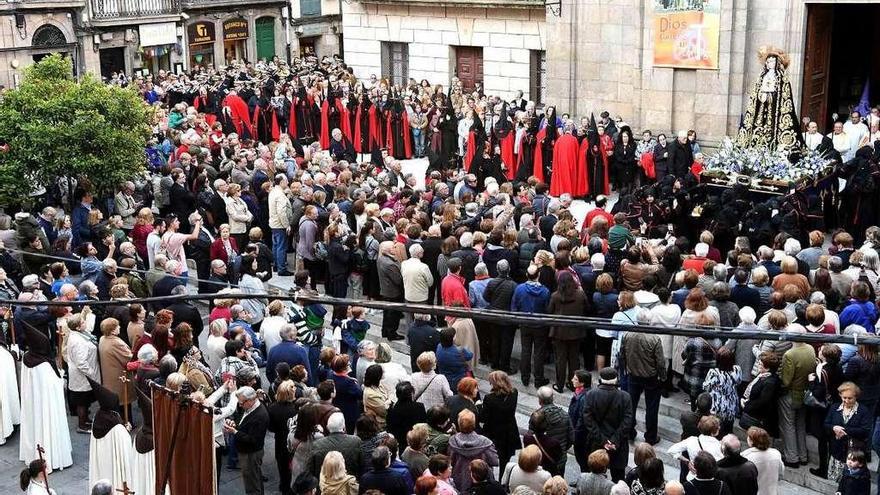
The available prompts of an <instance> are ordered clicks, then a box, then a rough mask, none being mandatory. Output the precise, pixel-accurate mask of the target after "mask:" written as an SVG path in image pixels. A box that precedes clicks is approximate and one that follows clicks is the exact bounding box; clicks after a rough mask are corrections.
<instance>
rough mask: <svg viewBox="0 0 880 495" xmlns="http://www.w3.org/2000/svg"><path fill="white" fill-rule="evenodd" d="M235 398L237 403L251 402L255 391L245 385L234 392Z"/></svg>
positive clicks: (254, 396)
mask: <svg viewBox="0 0 880 495" xmlns="http://www.w3.org/2000/svg"><path fill="white" fill-rule="evenodd" d="M169 355H170V354H169ZM235 396H236V397H238V401H239V402H244V401H246V400H253V399H256V398H257V391H256V390H254V389H253V387H248V386H247V385H245V386H244V387H241V388H240V389H238V390H236V391H235Z"/></svg>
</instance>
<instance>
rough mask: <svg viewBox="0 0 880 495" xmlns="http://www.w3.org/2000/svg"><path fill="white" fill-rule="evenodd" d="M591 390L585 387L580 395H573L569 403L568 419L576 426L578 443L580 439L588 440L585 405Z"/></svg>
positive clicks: (576, 440)
mask: <svg viewBox="0 0 880 495" xmlns="http://www.w3.org/2000/svg"><path fill="white" fill-rule="evenodd" d="M589 390H590V389H588V388H586V387H585V388H584V389H583V390H582V391H581V394H580V395H577V394H575V395H572V397H571V402H570V403H569V404H568V419H570V420H571V426H572V427H573V428H574V437H575V444H576V445H577V442H578V441H582V442H586V440H587V430H586V428H584V405H585V404H586V399H587V392H588V391H589Z"/></svg>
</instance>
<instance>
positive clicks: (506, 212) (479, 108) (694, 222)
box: [0, 59, 880, 495]
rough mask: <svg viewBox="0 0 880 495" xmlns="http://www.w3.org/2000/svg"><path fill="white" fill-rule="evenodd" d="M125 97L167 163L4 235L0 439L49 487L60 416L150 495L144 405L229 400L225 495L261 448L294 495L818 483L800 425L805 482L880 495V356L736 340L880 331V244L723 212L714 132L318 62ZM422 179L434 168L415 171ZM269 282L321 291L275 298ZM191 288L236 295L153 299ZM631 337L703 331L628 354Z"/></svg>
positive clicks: (852, 233) (727, 204)
mask: <svg viewBox="0 0 880 495" xmlns="http://www.w3.org/2000/svg"><path fill="white" fill-rule="evenodd" d="M112 82H113V83H119V84H128V85H131V86H133V87H134V88H135V89H136V90H138V91H140V92H141V93H142V94H143V96H144V100H145V102H146V103H147V104H150V105H153V106H155V107H156V114H155V123H154V124H155V127H154V137H153V138H152V140H151V141H150V143H149V145H148V147H147V158H148V164H149V165H148V170H147V172H145V173H144V174H143V175H142V176H138V177H132V178H131V181H130V182H126V183H125V184H122V185H120V187H119V189H118V191H116V192H115V193H114V194H113V195H109V196H108V195H99V194H97V193H96V192H95V191H92V190H90V189H89V187H88V181H87V180H80V181H75V180H74V179H73V178H64V179H63V180H61V179H59V183H58V184H57V186H56V187H53V188H49V191H48V193H47V195H46V196H45V198H44V204H43V205H42V206H41V207H40V208H38V209H37V210H34V211H20V212H18V213H15V214H14V216H7V215H2V216H0V242H2V247H3V249H2V251H0V299H2V300H6V301H12V300H17V301H19V302H20V303H21V304H18V305H13V306H10V305H8V304H7V305H6V306H4V307H2V308H0V314H2V315H3V319H2V320H0V325H2V330H3V331H2V332H0V336H2V337H0V344H2V345H0V349H2V350H0V376H2V378H0V420H2V421H0V433H2V435H0V443H3V442H5V440H6V439H7V438H8V437H10V436H11V435H13V434H14V433H15V432H16V428H15V427H14V425H16V424H19V423H20V424H21V426H20V427H19V428H17V431H18V435H19V456H20V459H21V460H22V461H24V462H25V463H27V464H28V466H27V468H26V469H25V470H24V471H23V472H22V477H21V486H22V489H23V490H25V491H27V492H28V493H32V494H42V493H49V491H48V489H47V487H46V482H47V478H48V477H47V476H46V473H48V472H51V471H52V470H54V469H62V468H65V467H67V466H70V465H71V464H72V462H73V461H72V456H71V440H70V435H71V431H70V429H69V428H68V420H67V416H68V415H71V416H75V417H76V418H77V423H76V427H75V434H83V435H90V436H91V440H90V441H91V446H92V448H91V449H90V459H89V463H90V469H89V485H90V489H91V488H93V487H94V489H95V490H96V491H95V492H93V493H104V492H102V491H100V490H114V491H117V489H118V488H121V487H122V483H123V482H126V483H127V485H128V486H129V487H132V488H133V489H134V490H135V492H136V493H151V492H152V491H153V486H154V483H155V461H154V459H153V458H152V452H153V431H152V424H151V422H152V418H151V415H150V413H149V411H150V409H151V402H150V383H151V382H153V383H155V384H158V385H161V386H164V387H166V388H168V389H170V390H173V391H179V392H182V393H185V394H187V395H188V396H189V397H191V398H192V399H193V400H194V401H197V402H202V403H204V404H206V405H212V406H216V407H217V408H218V412H217V413H216V414H215V417H214V432H215V440H216V445H217V449H216V459H217V476H218V478H219V475H220V472H221V471H222V470H224V469H240V470H241V474H242V480H243V485H244V487H243V488H244V492H245V493H247V494H261V493H264V489H265V487H264V482H265V477H264V473H263V469H264V468H263V458H264V448H265V442H266V440H267V437H268V433H269V432H271V433H273V434H274V456H275V459H274V460H275V468H276V469H277V471H278V475H279V476H278V479H279V485H278V487H277V489H278V491H280V492H281V493H284V494H290V493H296V494H297V495H302V494H311V493H315V492H316V491H319V492H320V493H322V494H327V495H333V494H339V495H354V494H355V493H370V494H379V493H382V494H385V495H410V494H413V493H415V494H418V495H453V494H457V493H469V494H474V495H501V494H504V493H515V494H519V495H527V494H531V493H543V494H548V495H561V494H565V493H568V492H569V491H570V490H571V491H576V492H577V494H578V495H592V494H596V495H600V494H601V495H606V494H615V495H622V494H627V493H633V494H650V495H660V494H667V495H678V494H683V493H687V494H689V495H690V494H707V495H708V494H732V495H733V494H736V495H739V494H743V495H745V494H762V495H764V494H767V495H771V494H775V493H777V485H778V483H779V481H780V479H781V475H782V473H783V471H784V469H786V468H789V469H801V468H802V467H803V466H806V465H808V464H809V463H810V458H809V455H808V450H807V444H806V435H807V434H810V435H812V436H814V437H816V438H817V439H818V441H819V442H818V445H819V458H818V462H817V463H816V464H815V467H814V468H813V469H811V472H812V475H814V476H818V477H822V478H828V479H830V480H832V481H833V482H834V483H837V484H838V486H839V488H838V491H839V492H840V493H842V494H845V495H851V494H853V495H854V494H868V493H870V485H871V483H870V476H869V474H868V470H867V458H869V457H870V456H871V451H872V449H873V448H874V447H875V446H877V445H878V443H880V442H878V441H876V440H875V439H874V437H873V435H874V434H875V433H877V434H878V435H880V431H877V429H875V422H876V418H877V415H876V412H875V409H876V407H877V403H878V398H880V382H878V376H880V362H878V360H877V359H876V347H875V346H873V345H864V344H862V345H849V344H825V345H811V344H804V343H792V342H791V341H786V340H782V341H777V340H776V339H774V338H768V339H767V340H749V339H739V338H726V337H725V335H724V333H725V332H727V333H729V334H734V333H736V332H737V331H758V330H761V331H770V330H773V331H786V332H811V333H822V334H829V335H836V334H844V335H867V334H873V333H874V332H875V325H876V324H877V320H878V311H877V306H876V301H877V297H878V293H880V292H878V291H880V286H878V284H880V274H878V270H880V256H878V249H880V228H878V227H875V226H871V227H870V228H867V229H862V230H852V229H849V230H844V229H837V230H835V231H833V232H830V233H828V234H826V233H825V232H824V231H823V230H821V229H820V230H811V229H809V228H808V227H809V220H808V219H805V217H804V215H802V209H801V208H800V207H799V205H800V202H799V201H800V199H799V197H798V195H797V194H794V195H791V196H790V197H788V198H787V199H786V200H784V201H776V200H774V201H775V202H773V203H770V202H768V203H766V204H765V203H761V204H758V205H755V204H753V202H752V201H750V198H749V197H748V192H747V191H743V190H738V189H732V190H730V191H726V192H725V193H724V195H723V196H722V197H721V198H718V197H713V196H710V195H708V194H707V193H706V192H705V190H702V189H700V188H699V186H698V184H697V178H696V175H697V174H698V172H699V169H700V166H701V165H700V160H701V153H700V150H699V144H698V143H697V141H696V134H695V133H693V132H690V133H689V132H686V131H685V132H681V133H677V136H676V139H674V140H671V141H669V142H668V141H667V139H666V137H665V135H662V134H661V135H659V136H658V139H657V140H656V141H655V140H654V137H653V136H652V135H651V134H650V133H649V132H647V131H646V133H645V134H643V136H642V140H641V141H640V142H638V143H637V142H636V141H635V139H634V138H633V136H632V131H631V130H630V128H629V126H627V125H626V124H625V123H624V122H622V120H621V119H619V118H618V119H611V118H610V117H609V115H608V114H607V113H602V114H601V117H600V121H599V122H596V121H595V119H592V118H584V119H581V120H580V123H579V124H575V123H574V121H573V120H572V119H570V118H569V116H568V115H562V116H559V117H557V116H556V115H555V109H554V108H553V107H552V106H551V107H546V108H545V109H544V110H543V114H541V113H538V111H537V109H536V107H535V105H534V104H533V103H530V102H526V101H525V100H524V99H523V98H522V95H521V93H520V94H519V96H517V97H516V98H515V99H514V100H512V101H502V100H501V99H500V98H497V97H493V96H488V95H484V94H483V93H482V92H481V91H480V90H479V88H477V90H476V91H474V92H473V93H466V92H465V91H464V88H462V87H461V84H460V82H459V81H457V80H453V81H452V83H451V87H450V89H449V91H448V92H447V91H445V90H444V88H443V87H442V86H439V85H438V86H431V85H430V84H428V82H427V81H423V82H422V83H421V84H418V83H416V82H415V81H411V82H410V84H408V85H406V86H405V87H396V86H393V85H391V84H388V82H387V81H384V80H377V79H376V78H375V77H372V78H370V80H366V81H359V80H357V79H355V77H354V76H353V75H352V73H351V71H350V70H349V69H348V68H347V67H346V66H345V64H344V63H343V62H341V61H340V60H338V59H334V60H331V59H324V60H321V61H317V60H304V61H296V63H295V64H293V65H292V66H287V64H284V63H283V62H278V61H275V62H273V63H270V64H267V63H258V64H255V65H251V64H240V65H236V66H234V67H229V68H226V69H224V70H218V71H213V70H204V71H200V72H198V73H194V74H192V75H190V76H186V75H181V76H178V75H176V74H171V73H167V74H166V73H164V72H160V73H159V74H157V75H156V76H155V77H154V76H147V77H146V78H137V79H133V80H131V81H127V80H125V81H124V80H123V79H120V78H118V77H117V78H115V79H114V80H113V81H112ZM857 155H858V154H857ZM422 156H424V157H426V158H427V159H428V162H429V167H428V171H427V173H426V177H416V176H414V175H413V174H412V173H406V171H405V170H404V168H405V167H404V165H403V164H402V160H404V159H407V158H412V157H422ZM862 158H864V157H862ZM612 185H613V189H614V190H615V192H616V194H617V200H616V201H615V202H614V204H613V207H612V205H611V204H610V203H611V201H610V200H609V199H610V198H609V193H610V192H611V186H612ZM576 198H588V199H589V200H590V204H589V207H588V209H589V211H588V212H587V214H586V217H585V218H583V219H580V218H576V216H575V212H574V210H573V208H572V207H573V205H574V200H575V199H576ZM695 207H697V208H695ZM694 211H701V212H702V214H701V215H694V214H693V212H694ZM850 226H852V225H851V224H850ZM826 237H828V238H829V239H830V247H829V243H828V242H826ZM862 239H864V242H862ZM291 260H292V261H291ZM273 276H277V277H281V278H284V277H289V278H288V279H287V280H290V281H292V285H293V287H294V289H293V291H292V293H293V294H295V295H297V296H298V297H300V299H298V300H297V301H296V302H290V301H282V300H280V299H273V297H272V294H270V291H269V288H268V286H267V282H268V281H269V280H270V279H271V278H272V277H273ZM319 287H321V288H322V289H323V293H324V294H326V295H329V296H334V297H340V298H345V297H347V298H351V299H355V300H379V301H390V302H399V303H411V304H433V305H437V306H443V307H450V308H473V309H495V310H504V311H516V312H522V313H529V314H532V315H562V316H580V317H595V318H602V319H605V320H609V321H611V322H613V323H616V324H618V325H620V326H619V327H616V328H618V329H619V330H609V329H606V328H602V329H596V328H590V325H589V323H585V324H584V325H583V326H581V327H573V326H566V325H559V326H556V325H552V324H550V325H544V326H542V325H538V324H535V323H530V324H527V325H521V326H516V325H511V324H508V323H504V322H503V321H499V320H497V319H494V320H486V319H478V318H475V319H470V318H463V317H451V316H450V317H445V318H443V317H438V316H437V315H428V314H420V313H403V312H401V311H399V310H397V309H385V310H382V315H381V318H382V323H381V330H380V331H379V332H377V333H378V335H379V336H380V337H377V336H376V334H373V335H368V332H369V329H370V323H369V321H368V316H369V313H371V310H366V309H364V308H363V307H360V306H351V307H346V306H335V307H333V308H332V310H328V309H327V308H326V307H325V306H323V305H321V304H316V303H315V302H313V301H311V300H309V299H308V298H309V297H314V296H316V295H318V292H317V289H318V288H319ZM196 292H198V293H199V294H204V295H212V296H211V297H210V298H207V299H206V300H205V301H203V302H194V301H191V300H188V299H185V298H180V299H174V298H169V299H166V300H163V301H143V299H145V298H150V297H159V296H183V295H188V294H193V293H196ZM242 293H245V294H249V295H250V296H253V297H248V298H241V299H236V298H235V296H234V295H235V294H242ZM42 301H60V302H62V303H63V302H73V301H81V302H82V301H85V302H90V301H111V304H109V305H96V304H92V305H88V304H87V305H83V304H76V305H72V306H65V305H63V304H61V305H41V304H39V303H40V302H42ZM328 313H330V314H328ZM637 325H654V326H659V327H670V328H672V327H681V326H684V327H699V328H704V329H706V330H707V331H708V332H707V334H706V335H707V336H706V337H691V338H685V337H672V336H663V335H658V334H655V333H650V332H643V331H633V332H625V331H622V330H623V329H624V327H625V326H637ZM517 333H519V342H520V349H519V356H520V359H519V362H518V363H519V366H518V369H516V368H515V364H516V360H515V359H513V354H514V353H513V351H514V346H515V344H516V334H517ZM205 336H207V338H204V337H205ZM394 340H404V341H405V344H406V346H407V347H408V350H409V357H410V362H409V365H408V366H404V365H402V364H400V363H399V362H397V360H395V354H394V352H393V351H392V348H391V346H390V345H389V343H388V342H389V341H394ZM18 351H20V353H21V354H20V356H19V355H18ZM551 356H552V358H551ZM19 357H20V358H21V360H22V363H21V380H20V385H19V383H17V381H16V380H15V376H16V371H15V367H16V364H15V359H17V358H19ZM551 362H552V363H554V366H553V367H552V368H549V367H548V366H547V365H548V363H551ZM481 366H488V367H490V368H491V370H492V371H491V373H489V374H488V378H487V379H488V383H489V390H490V391H489V392H488V393H482V392H481V391H480V388H479V382H478V380H477V379H476V378H475V373H476V372H477V371H478V368H480V367H481ZM548 370H552V371H550V375H551V376H548ZM263 373H265V377H264V375H263ZM516 374H518V375H519V380H518V382H515V381H512V379H511V376H512V375H516ZM120 377H128V381H124V380H120ZM10 378H11V379H10ZM594 381H596V382H597V383H596V384H595V386H594V383H593V382H594ZM515 383H516V385H514V384H515ZM520 384H521V386H520ZM533 385H534V387H535V392H534V393H535V394H536V395H537V397H538V400H539V401H540V407H539V408H538V409H536V410H534V411H532V412H531V413H530V416H529V421H528V429H527V431H526V432H525V433H524V434H520V428H519V427H518V425H517V421H516V414H517V404H518V402H519V396H518V394H519V390H518V387H519V388H521V387H531V386H533ZM682 392H683V393H682ZM569 393H570V404H569V406H568V408H567V409H566V408H564V407H560V406H559V405H557V402H562V401H563V400H564V399H563V398H562V397H561V396H562V395H563V394H565V397H569ZM643 395H644V397H645V429H644V431H641V432H638V433H640V434H641V436H642V438H641V440H642V441H641V442H637V443H634V444H633V450H634V464H633V463H631V462H630V461H629V451H630V444H631V442H635V440H636V439H637V438H638V433H637V431H636V430H637V428H636V421H635V413H636V408H637V407H638V405H639V403H640V400H641V397H642V396H643ZM661 397H672V399H671V400H677V401H682V402H686V403H687V404H688V405H689V407H686V409H689V411H688V412H686V413H684V414H683V415H682V417H681V428H682V435H681V441H680V442H677V443H675V444H673V445H672V446H671V447H668V449H667V454H669V455H672V456H674V457H675V458H678V459H680V460H681V463H682V464H681V470H680V473H677V475H676V473H671V472H668V471H669V470H668V469H664V463H663V462H662V460H661V458H660V455H659V453H657V452H655V450H654V446H655V445H657V444H658V443H659V442H660V436H659V432H658V414H659V413H658V411H659V405H660V401H661ZM95 402H97V403H98V408H97V411H93V409H94V404H95ZM135 403H137V404H136V405H135ZM19 405H20V408H19ZM136 412H139V413H140V414H136ZM138 423H139V424H138ZM737 425H738V426H739V427H740V428H741V429H742V430H744V431H745V432H746V437H744V438H747V443H748V446H747V448H744V446H743V445H742V441H741V440H740V437H737V436H736V433H737V432H738V431H739V430H738V429H737ZM130 430H131V431H133V432H134V438H133V439H132V438H131V433H130ZM774 440H776V441H777V445H778V446H779V447H780V450H777V449H775V448H773V446H772V445H773V442H774ZM37 445H40V446H42V447H43V448H44V450H45V452H38V451H37V447H36V446H37ZM0 448H2V447H0ZM569 452H571V453H572V454H573V456H574V459H575V463H576V465H577V471H580V473H582V474H580V475H579V477H578V478H577V479H570V480H569V481H570V482H572V485H573V487H569V482H567V481H566V480H565V479H564V475H565V472H566V466H567V464H571V463H569V462H568V454H569ZM814 461H815V459H814ZM107 493H111V492H109V491H108V492H107Z"/></svg>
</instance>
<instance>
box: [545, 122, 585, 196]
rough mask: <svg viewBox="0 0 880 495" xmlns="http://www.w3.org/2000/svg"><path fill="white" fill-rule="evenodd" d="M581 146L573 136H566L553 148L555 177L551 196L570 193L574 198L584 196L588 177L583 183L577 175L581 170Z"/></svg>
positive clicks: (561, 137)
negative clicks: (579, 152) (579, 151)
mask: <svg viewBox="0 0 880 495" xmlns="http://www.w3.org/2000/svg"><path fill="white" fill-rule="evenodd" d="M578 150H579V145H578V142H577V138H576V137H574V136H572V135H571V134H564V135H562V136H560V137H559V139H557V140H556V144H555V145H554V146H553V175H552V177H551V181H550V195H551V196H560V195H562V194H564V193H569V194H571V195H572V196H574V197H578V196H584V195H585V194H586V193H585V191H584V190H585V189H586V184H585V183H586V175H584V174H582V175H584V179H583V181H581V180H579V178H578V177H577V174H578V173H579V170H580V159H579V154H578Z"/></svg>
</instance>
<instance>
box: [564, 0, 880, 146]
mask: <svg viewBox="0 0 880 495" xmlns="http://www.w3.org/2000/svg"><path fill="white" fill-rule="evenodd" d="M653 9H654V0H616V1H615V2H613V5H612V4H611V3H609V2H608V1H607V0H562V15H561V16H559V17H556V16H551V15H548V16H547V45H548V49H547V54H548V59H547V85H548V93H549V94H551V95H558V97H557V98H556V100H555V101H556V102H557V103H558V104H559V106H560V109H566V110H568V111H571V112H572V113H573V114H579V115H583V114H587V115H588V114H589V113H590V112H597V113H598V112H600V111H602V110H607V111H609V112H610V113H611V114H612V115H615V114H617V115H621V116H622V117H623V118H624V120H626V121H627V122H628V123H629V124H631V125H632V127H633V128H634V129H637V130H638V129H652V130H659V131H663V132H667V133H668V132H670V131H675V130H680V129H697V130H698V131H699V133H700V134H699V135H700V140H701V141H705V142H708V143H709V144H714V143H717V142H718V141H719V140H720V139H721V138H723V137H724V136H725V135H733V134H735V133H736V130H737V128H738V126H739V122H740V115H741V113H742V112H743V108H744V105H745V104H746V103H747V102H748V97H749V94H750V92H751V91H752V87H753V83H754V81H755V80H756V78H757V77H758V76H759V75H760V73H761V70H762V63H761V61H760V60H759V59H758V57H757V51H758V49H759V48H760V47H761V46H763V45H773V46H776V47H779V48H781V49H782V50H784V51H786V52H787V53H788V54H789V55H790V60H791V63H790V65H789V66H788V70H787V72H788V77H789V80H790V81H791V84H792V90H793V94H794V101H795V106H796V111H797V113H798V115H805V116H807V117H810V118H811V119H813V120H815V121H816V122H817V123H818V124H819V127H820V129H822V130H823V131H824V132H828V131H830V127H831V115H832V114H833V113H835V112H836V113H840V114H841V115H844V114H846V112H847V109H848V108H849V107H850V106H852V104H853V103H855V101H857V100H858V97H859V93H860V92H861V91H862V89H863V88H864V81H865V80H867V79H868V78H870V76H872V75H873V76H874V77H876V78H877V79H876V80H877V81H880V70H878V68H872V67H871V65H872V64H870V63H868V61H869V60H870V58H871V55H870V51H871V46H877V43H876V42H877V39H876V38H878V37H880V35H874V39H873V40H862V39H859V38H858V37H859V36H864V33H866V32H871V31H865V30H861V29H860V28H859V27H857V26H858V23H859V22H867V23H873V24H874V25H876V23H877V22H878V21H880V4H878V2H876V1H868V0H862V1H846V2H844V1H836V0H821V1H815V2H811V1H802V0H798V1H794V0H769V1H767V0H721V22H720V26H721V29H720V49H719V67H718V69H717V70H694V69H677V68H667V67H655V66H654V65H653V50H654V46H653V43H654V42H653V40H654V36H653V25H652V23H651V19H652V14H653ZM859 33H861V34H859ZM811 37H812V38H811ZM811 40H813V41H811ZM808 43H812V44H811V46H810V48H809V49H808V47H807V45H808ZM853 51H854V52H856V53H858V54H860V55H859V58H860V59H861V60H858V59H856V60H851V59H850V58H848V57H850V56H851V54H848V53H847V52H853ZM865 71H869V72H870V73H868V74H865V73H864V72H865ZM837 79H842V80H840V81H837ZM805 83H806V84H805ZM874 86H877V85H876V84H875V85H874ZM878 96H880V92H878ZM871 101H874V102H876V101H877V99H876V98H873V99H871Z"/></svg>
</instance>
